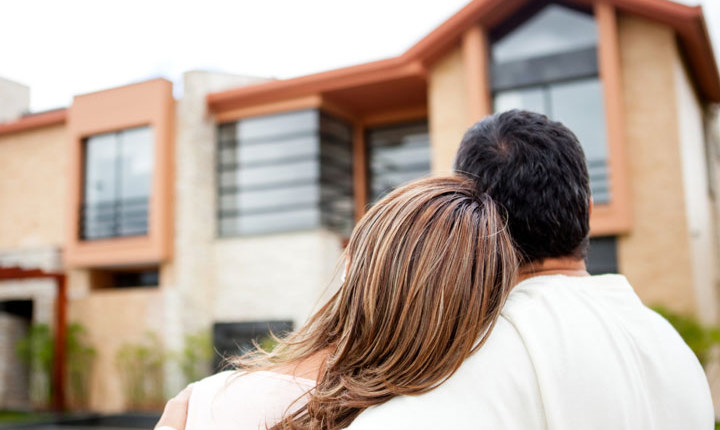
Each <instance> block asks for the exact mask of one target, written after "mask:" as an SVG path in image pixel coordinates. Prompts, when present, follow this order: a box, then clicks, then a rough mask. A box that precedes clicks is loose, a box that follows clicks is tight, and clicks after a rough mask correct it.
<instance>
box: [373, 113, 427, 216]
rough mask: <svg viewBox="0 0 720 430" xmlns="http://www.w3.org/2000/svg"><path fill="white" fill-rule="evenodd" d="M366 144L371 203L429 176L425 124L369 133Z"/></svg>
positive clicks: (382, 128)
mask: <svg viewBox="0 0 720 430" xmlns="http://www.w3.org/2000/svg"><path fill="white" fill-rule="evenodd" d="M367 143H368V152H369V170H370V172H369V173H370V199H371V201H373V202H374V201H377V200H378V199H380V198H381V197H382V196H384V195H385V194H387V193H388V192H390V191H391V190H393V189H394V188H396V187H398V186H399V185H402V184H404V183H406V182H409V181H412V180H414V179H417V178H421V177H423V176H426V175H428V174H429V173H430V137H429V134H428V125H427V122H416V123H411V124H400V125H392V126H386V127H379V128H375V129H370V130H368V133H367Z"/></svg>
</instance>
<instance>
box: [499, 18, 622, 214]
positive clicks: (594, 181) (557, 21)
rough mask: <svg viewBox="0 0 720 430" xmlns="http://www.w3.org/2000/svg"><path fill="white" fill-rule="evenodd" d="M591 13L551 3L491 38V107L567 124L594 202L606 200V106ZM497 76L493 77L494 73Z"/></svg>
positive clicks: (607, 183)
mask: <svg viewBox="0 0 720 430" xmlns="http://www.w3.org/2000/svg"><path fill="white" fill-rule="evenodd" d="M596 58H597V29H596V25H595V21H594V19H593V17H592V16H591V15H589V14H585V13H582V12H578V11H575V10H572V9H568V8H565V7H562V6H558V5H550V6H547V7H545V8H544V9H542V10H541V11H540V12H538V13H537V14H535V15H534V16H532V17H531V18H529V19H528V20H526V21H525V22H524V23H522V24H520V26H518V27H517V28H516V29H514V30H513V31H511V32H510V33H508V34H506V35H504V36H503V37H502V38H501V39H499V40H497V41H495V42H494V44H493V46H492V59H493V64H492V70H493V73H494V74H495V75H494V76H493V90H494V100H493V102H494V110H495V111H496V112H502V111H506V110H510V109H524V110H529V111H533V112H538V113H542V114H545V115H547V116H548V117H550V118H552V119H554V120H556V121H560V122H562V123H563V124H565V125H566V126H567V127H568V128H570V129H571V130H572V131H573V132H574V133H575V134H576V135H577V137H578V139H579V140H580V143H581V145H582V146H583V150H584V151H585V156H586V158H587V162H588V169H589V173H590V187H591V191H592V194H593V198H594V200H595V202H596V203H599V204H602V203H608V202H609V201H610V199H611V195H610V184H609V171H608V163H607V159H608V149H607V134H606V121H605V110H604V105H603V97H602V84H601V82H600V80H599V78H598V71H597V60H596ZM496 75H497V76H496Z"/></svg>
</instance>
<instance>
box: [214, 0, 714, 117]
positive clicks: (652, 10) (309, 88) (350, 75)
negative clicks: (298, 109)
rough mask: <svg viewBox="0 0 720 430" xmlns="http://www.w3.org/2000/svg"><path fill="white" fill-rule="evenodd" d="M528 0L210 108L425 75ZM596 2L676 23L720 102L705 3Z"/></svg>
mask: <svg viewBox="0 0 720 430" xmlns="http://www.w3.org/2000/svg"><path fill="white" fill-rule="evenodd" d="M529 1H531V0H474V1H472V2H471V3H469V4H468V5H467V6H465V7H464V8H462V9H461V10H460V11H458V12H457V13H456V14H455V15H453V16H452V17H450V18H449V19H448V20H447V21H445V22H444V23H443V24H441V25H440V26H438V27H437V28H435V30H433V31H432V32H431V33H429V34H428V35H427V36H425V37H424V38H423V39H422V40H420V41H419V42H418V43H416V44H415V45H414V46H412V47H411V48H410V49H408V50H407V51H406V52H405V53H403V54H402V55H400V56H398V57H393V58H389V59H386V60H380V61H375V62H371V63H366V64H360V65H356V66H351V67H345V68H342V69H336V70H331V71H327V72H322V73H316V74H313V75H308V76H303V77H299V78H294V79H288V80H280V81H272V82H266V83H262V84H257V85H251V86H247V87H241V88H237V89H232V90H228V91H223V92H218V93H213V94H210V95H208V97H207V103H208V106H209V108H210V110H211V111H213V112H220V111H225V110H231V109H235V108H239V107H245V106H252V105H255V104H260V103H268V102H273V101H278V100H283V99H287V98H296V97H302V96H306V95H309V94H317V93H322V92H326V91H332V90H337V89H343V88H350V87H355V86H361V85H366V84H371V83H378V82H384V81H390V80H393V79H398V78H403V77H419V78H422V79H425V77H426V73H427V72H426V71H427V69H428V67H429V66H430V65H431V64H432V63H434V62H435V61H436V60H438V59H439V58H441V57H442V56H443V55H445V54H446V53H447V52H448V51H449V50H451V49H453V48H455V47H456V46H458V45H459V44H460V43H461V42H462V40H463V39H464V36H463V35H464V34H465V33H466V31H468V30H469V29H471V28H472V27H473V26H476V25H480V26H481V27H483V28H486V29H489V28H493V27H494V26H495V25H497V24H498V23H500V22H501V21H502V20H503V19H506V18H507V17H509V16H510V15H511V14H512V13H514V12H515V11H516V10H517V9H518V8H520V7H522V6H524V5H526V4H527V3H528V2H529ZM566 1H567V2H568V3H575V4H578V5H582V6H588V5H590V4H592V2H591V0H566ZM596 3H598V4H601V3H602V4H610V5H614V6H615V7H616V8H617V9H618V10H623V11H625V12H630V13H635V14H638V15H641V16H644V17H646V18H650V19H653V20H656V21H660V22H663V23H666V24H667V25H670V26H671V27H673V28H674V29H675V30H676V31H677V34H678V36H679V39H680V44H681V46H682V47H683V52H684V53H685V54H686V56H687V60H688V63H689V64H690V66H691V67H690V69H691V72H692V75H693V78H694V79H693V80H694V81H695V82H696V84H697V86H698V88H699V89H700V93H701V95H702V96H703V97H704V99H706V100H708V101H713V102H720V76H719V75H718V68H717V65H716V63H715V59H714V53H713V50H712V45H711V43H710V38H709V35H708V32H707V27H706V25H705V22H704V19H703V14H702V9H701V8H699V7H691V6H685V5H681V4H677V3H673V2H671V1H668V0H597V1H596ZM471 34H472V33H471ZM470 37H475V36H472V35H471V36H470ZM473 43H474V42H473ZM486 58H487V57H486Z"/></svg>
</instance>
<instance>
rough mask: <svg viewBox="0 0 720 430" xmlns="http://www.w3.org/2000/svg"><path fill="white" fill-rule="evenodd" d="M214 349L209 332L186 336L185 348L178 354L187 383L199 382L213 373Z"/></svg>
mask: <svg viewBox="0 0 720 430" xmlns="http://www.w3.org/2000/svg"><path fill="white" fill-rule="evenodd" d="M212 357H213V347H212V338H211V336H210V332H209V331H201V332H198V333H195V334H186V335H185V339H184V344H183V348H182V349H181V350H180V352H179V353H178V354H177V358H178V363H179V365H180V371H181V372H182V374H183V377H184V378H185V383H186V384H189V383H191V382H194V381H197V380H199V379H201V378H204V377H205V376H208V375H210V373H211V372H212V363H211V362H212Z"/></svg>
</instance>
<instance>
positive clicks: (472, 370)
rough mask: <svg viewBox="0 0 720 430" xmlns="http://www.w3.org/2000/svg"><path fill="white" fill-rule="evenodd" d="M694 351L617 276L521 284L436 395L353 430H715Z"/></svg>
mask: <svg viewBox="0 0 720 430" xmlns="http://www.w3.org/2000/svg"><path fill="white" fill-rule="evenodd" d="M713 423H714V416H713V407H712V402H711V398H710V390H709V388H708V383H707V380H706V378H705V374H704V373H703V369H702V367H701V366H700V364H699V363H698V361H697V359H696V357H695V356H694V355H693V353H692V351H690V349H689V348H688V347H687V345H686V344H685V343H684V342H683V340H682V339H681V338H680V336H679V335H678V334H677V332H676V331H675V330H674V329H673V327H672V326H670V324H669V323H668V322H667V321H665V320H664V319H663V318H662V317H660V316H659V315H658V314H656V313H655V312H653V311H652V310H650V309H648V308H646V307H645V306H643V304H642V303H641V302H640V300H639V298H638V297H637V296H636V295H635V293H634V291H633V289H632V287H631V286H630V284H629V283H628V282H627V280H626V279H625V278H624V277H623V276H619V275H603V276H593V277H566V276H541V277H535V278H530V279H528V280H526V281H523V282H521V283H519V284H518V285H517V286H516V287H515V288H514V289H513V291H512V293H511V294H510V296H509V299H508V302H507V304H506V305H505V307H504V308H503V311H502V317H501V318H500V320H499V321H498V324H497V326H496V327H495V329H494V330H493V332H492V334H491V335H490V337H489V338H488V341H487V343H486V344H485V345H484V346H483V347H482V348H481V349H480V350H479V351H478V352H477V353H475V354H474V355H473V356H471V357H470V358H469V359H467V360H466V361H465V363H463V365H462V366H461V368H460V369H459V370H458V372H457V373H456V374H455V375H453V376H452V377H451V378H450V379H449V380H448V381H447V382H446V383H445V384H443V385H441V386H440V387H439V388H437V389H435V390H433V391H430V392H428V393H426V394H423V395H419V396H403V397H396V398H394V399H392V400H390V401H388V402H387V403H384V404H382V405H379V406H376V407H373V408H370V409H368V410H366V411H365V412H364V413H362V414H361V415H360V416H359V417H358V418H357V419H355V421H354V422H353V424H352V425H351V426H350V427H349V429H351V430H370V429H372V430H378V429H393V430H401V429H408V430H409V429H412V430H421V429H491V430H496V429H503V430H539V429H548V430H592V429H597V430H712V429H713V428H714V424H713Z"/></svg>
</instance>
